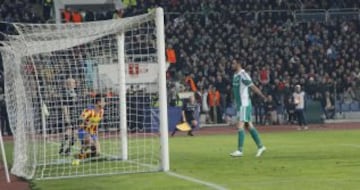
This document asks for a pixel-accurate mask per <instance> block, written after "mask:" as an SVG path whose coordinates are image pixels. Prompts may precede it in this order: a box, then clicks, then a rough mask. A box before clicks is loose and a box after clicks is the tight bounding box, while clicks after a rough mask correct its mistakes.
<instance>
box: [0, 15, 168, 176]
mask: <svg viewBox="0 0 360 190" xmlns="http://www.w3.org/2000/svg"><path fill="white" fill-rule="evenodd" d="M153 15H155V19H154V20H152V21H153V22H154V23H155V25H152V26H153V28H155V29H156V41H155V40H154V41H155V43H156V58H157V59H156V60H157V65H158V68H157V69H158V76H156V80H158V81H156V84H157V85H156V86H157V87H158V89H156V91H157V93H158V94H157V95H158V96H159V97H158V98H159V115H158V117H159V118H158V119H159V134H158V135H157V137H158V139H159V150H158V151H159V152H157V151H156V154H155V155H158V158H159V160H158V161H159V162H157V166H158V167H157V169H156V171H159V170H160V171H164V172H167V171H169V170H170V161H169V145H168V143H169V142H168V111H167V90H166V70H167V65H166V58H165V31H164V11H163V9H162V8H156V9H155V10H154V14H152V15H151V16H153ZM152 18H153V17H152ZM120 20H121V19H120ZM105 23H106V21H105ZM56 26H58V27H61V26H60V25H56ZM109 26H111V27H112V26H113V25H109ZM14 27H15V28H16V27H17V26H16V25H14ZM16 29H17V28H16ZM17 31H18V32H19V34H20V35H19V36H20V37H22V36H23V35H24V34H22V32H21V30H20V29H17ZM120 31H121V32H119V33H114V34H115V35H116V38H115V39H116V44H117V47H118V49H117V57H118V59H117V64H118V66H119V72H120V74H119V84H118V90H119V91H118V92H119V100H118V101H119V105H120V110H119V112H118V111H116V113H119V116H120V125H119V126H120V136H119V137H120V138H121V153H120V154H119V155H120V157H121V158H119V159H120V160H121V161H127V160H129V152H128V147H129V142H128V138H129V136H130V134H128V127H129V126H128V121H127V107H126V105H127V99H126V96H127V94H126V91H127V89H126V85H128V83H127V82H129V80H128V79H127V78H126V74H127V71H126V62H127V61H126V60H125V58H126V49H125V45H126V44H125V32H126V30H120ZM154 33H155V32H154ZM11 38H12V37H11V36H9V39H10V41H11ZM15 38H17V40H18V39H20V38H19V37H15ZM24 41H25V39H24ZM66 42H68V41H66ZM30 43H33V42H30ZM40 43H41V42H40ZM3 44H4V46H7V47H10V48H8V49H6V48H2V47H0V50H1V51H4V52H7V53H8V54H7V55H11V54H14V55H16V52H13V51H12V50H13V49H12V47H11V45H12V44H11V42H5V43H3ZM14 44H15V45H14V46H16V45H18V44H21V43H18V41H15V42H14ZM69 44H70V45H68V44H67V46H65V47H64V48H69V47H72V44H73V43H71V42H70V41H69ZM24 45H25V47H24V49H28V50H23V51H24V52H28V51H29V54H28V55H27V56H29V55H30V56H29V57H30V58H31V59H32V54H33V52H37V50H32V49H31V45H29V46H28V44H27V42H24ZM29 47H30V48H29ZM60 47H63V46H60ZM15 49H16V48H15ZM47 51H49V52H51V51H52V50H47ZM34 54H35V53H34ZM20 55H21V54H20ZM14 57H16V58H17V59H18V56H14ZM7 61H8V62H9V60H7ZM8 62H4V63H5V64H6V63H8ZM14 62H16V63H18V62H21V61H20V60H15V61H14ZM32 62H34V61H32ZM115 63H116V62H115ZM33 64H34V63H33ZM12 72H18V71H12ZM35 72H37V71H35ZM35 75H36V76H37V75H38V74H35ZM19 76H20V72H19V74H18V75H17V77H19ZM140 77H141V75H140ZM6 78H7V77H6V76H5V80H6ZM20 78H21V77H20ZM14 80H15V81H16V82H18V81H17V80H18V79H17V78H15V79H14ZM19 80H23V79H19ZM36 82H38V80H36ZM21 83H22V82H19V84H20V85H21ZM19 88H20V87H19ZM37 88H40V85H37ZM6 90H10V89H6ZM21 90H22V91H20V95H19V97H20V96H26V94H25V88H24V87H21ZM38 90H39V92H40V89H38ZM16 92H17V91H16ZM9 95H10V93H9V94H8V96H9ZM38 96H39V97H40V98H39V102H38V103H39V104H40V107H41V108H38V109H40V114H41V116H40V119H41V128H42V129H43V131H44V132H43V134H42V135H41V136H38V137H40V138H42V139H43V142H47V139H48V138H51V137H49V136H48V135H47V134H46V130H47V128H46V126H47V123H46V122H47V117H48V116H49V111H48V110H47V108H46V105H45V103H44V102H43V99H42V98H41V94H40V93H39V95H38ZM19 97H16V98H17V99H16V100H18V98H19ZM27 102H28V101H27V100H25V103H27ZM6 103H7V104H10V103H11V102H10V98H8V100H7V101H6ZM15 104H16V105H17V106H18V107H17V110H19V115H21V113H22V112H25V111H26V110H24V109H21V108H22V107H21V106H24V105H21V104H20V103H18V102H15ZM25 106H26V105H25ZM29 107H30V106H29ZM16 113H18V112H16ZM19 115H18V114H17V115H16V117H21V116H19ZM29 116H30V117H31V113H29ZM12 119H13V120H14V118H12ZM24 121H25V122H27V119H26V118H25V119H24ZM13 123H15V125H14V126H12V127H13V128H12V130H13V131H14V135H15V137H17V136H18V137H20V138H17V140H18V141H19V139H21V138H23V137H22V136H21V134H23V133H24V134H25V132H26V131H25V130H28V129H25V126H22V124H23V123H20V124H18V125H21V126H16V124H17V122H13ZM24 125H25V124H24ZM30 125H32V124H30ZM31 130H34V129H31ZM19 134H20V136H19ZM24 134H23V136H24ZM31 134H32V133H31ZM0 135H1V133H0ZM159 135H160V137H159ZM38 137H35V138H38ZM29 138H30V137H29ZM33 138H34V137H33ZM40 138H39V139H40ZM0 140H1V141H2V139H0ZM15 146H16V140H15ZM32 146H38V145H36V144H35V145H32ZM31 148H33V147H25V148H24V149H25V150H28V149H31ZM35 148H36V147H35ZM119 148H120V147H119ZM39 149H40V147H39ZM46 151H47V150H46V148H45V146H44V150H43V152H42V153H43V154H44V158H45V157H46V154H47V153H46ZM15 154H19V152H16V151H15ZM34 154H36V153H34ZM15 158H16V156H15ZM34 158H35V156H34ZM44 162H45V163H41V164H45V165H46V164H48V163H46V160H45V161H44ZM130 162H131V160H130ZM32 163H33V166H32V167H36V165H37V160H34V161H32ZM50 164H51V163H50ZM22 167H24V166H22V165H21V166H19V167H18V168H17V169H18V170H17V172H15V173H14V172H13V173H14V174H16V175H18V176H21V177H25V178H28V179H32V178H33V176H34V175H35V169H34V170H32V171H33V173H32V174H28V173H26V172H22V171H21V169H19V168H22ZM140 172H141V171H140ZM121 173H126V172H121ZM94 175H102V174H100V173H96V174H94ZM94 175H92V174H90V175H82V176H94ZM29 176H31V177H29ZM82 176H80V175H79V176H73V175H69V176H64V177H51V176H50V177H45V178H44V179H59V178H67V177H82ZM35 179H36V178H35Z"/></svg>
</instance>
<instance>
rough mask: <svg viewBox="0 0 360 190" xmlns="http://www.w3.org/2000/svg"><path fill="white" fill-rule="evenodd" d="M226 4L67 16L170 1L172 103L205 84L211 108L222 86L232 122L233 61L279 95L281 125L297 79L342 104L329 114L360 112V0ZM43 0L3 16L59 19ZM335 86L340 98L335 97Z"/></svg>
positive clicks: (22, 3) (194, 0) (13, 6)
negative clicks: (215, 95)
mask: <svg viewBox="0 0 360 190" xmlns="http://www.w3.org/2000/svg"><path fill="white" fill-rule="evenodd" d="M46 2H48V1H46ZM224 2H225V1H224V0H206V1H199V0H186V1H179V0H170V1H167V0H151V1H144V0H137V1H123V4H122V5H123V7H126V8H123V9H118V10H103V9H100V10H96V9H93V8H92V9H89V10H86V9H84V8H82V9H81V10H80V9H79V10H76V9H73V8H70V9H67V10H64V12H63V22H65V21H67V22H73V21H74V20H73V19H76V22H78V21H80V20H81V21H85V22H86V21H97V20H106V19H113V18H116V19H118V18H121V17H127V16H132V15H136V14H140V13H144V12H148V11H150V10H151V9H152V8H154V7H156V6H162V7H164V8H165V11H166V18H165V19H166V37H167V39H166V42H167V46H168V48H169V49H168V50H169V52H170V50H171V52H172V53H171V56H172V58H171V60H172V61H171V62H172V64H171V66H170V68H169V70H168V80H169V81H168V89H169V103H170V104H171V105H177V104H178V101H177V94H178V93H179V92H182V91H191V90H194V89H197V90H196V91H197V94H200V95H201V96H199V97H198V98H199V102H201V103H203V104H208V105H206V106H205V107H209V104H210V105H212V104H213V102H209V99H212V98H211V91H215V92H218V93H219V94H220V101H219V104H220V105H219V106H218V108H219V109H216V110H217V111H219V113H217V114H215V115H220V118H216V120H219V121H222V120H224V119H225V121H226V118H228V116H231V115H232V114H233V113H234V110H233V108H232V101H231V96H232V95H231V94H232V93H231V76H232V74H231V73H232V69H231V61H232V60H233V59H238V60H240V61H241V62H242V63H243V64H244V65H246V69H247V70H248V72H249V73H251V76H252V78H253V81H254V83H255V84H257V85H259V86H260V88H261V89H262V90H263V91H264V92H266V94H268V95H271V96H272V97H273V99H274V102H275V105H276V109H275V111H276V112H277V114H276V115H278V118H280V119H279V121H278V122H276V123H283V122H290V123H291V122H292V120H293V118H291V117H289V115H291V110H292V106H291V101H289V100H291V98H290V96H291V94H292V92H293V87H294V85H296V84H301V85H302V86H303V87H304V88H305V91H306V93H307V99H308V100H309V102H314V101H315V102H318V103H319V102H322V103H321V104H319V105H321V109H322V110H325V108H326V107H327V106H334V107H335V112H336V114H334V115H333V116H331V117H330V118H327V119H332V118H334V117H335V118H336V117H340V118H345V117H346V114H343V113H350V114H348V115H354V112H359V111H360V105H359V102H360V61H359V60H360V54H359V51H358V49H359V47H360V32H359V31H360V24H359V23H360V22H359V9H358V8H359V2H357V1H351V0H342V1H314V0H304V1H276V0H265V1H260V0H255V1H252V0H239V1H238V0H229V1H226V3H224ZM39 3H40V2H38V1H36V0H17V1H9V0H0V4H1V5H0V21H4V22H35V23H41V22H53V21H54V18H52V17H51V14H48V10H49V9H50V10H51V8H49V4H42V5H40V7H42V8H44V10H45V8H46V11H39V10H38V11H36V10H37V9H36V7H39ZM41 3H42V2H41ZM314 9H316V10H314ZM18 10H22V11H18ZM23 10H24V11H23ZM66 11H70V12H66ZM44 13H46V14H45V15H44ZM74 14H75V17H73V15H74ZM79 16H80V17H81V18H79ZM0 30H1V32H5V33H9V32H11V27H9V26H8V25H6V24H1V25H0ZM174 56H175V57H174ZM0 60H1V59H0ZM186 81H193V82H186ZM2 83H3V81H2ZM2 86H3V85H2ZM194 86H195V88H194ZM349 89H350V90H349ZM210 90H211V91H210ZM327 92H328V93H329V94H330V96H329V97H331V99H332V100H334V101H330V100H329V101H328V99H327V97H325V94H326V93H327ZM209 97H210V98H209ZM201 99H203V100H201ZM253 103H254V107H255V108H254V114H255V116H257V117H255V118H256V122H257V123H260V124H266V123H268V122H269V121H268V119H267V118H268V117H262V115H264V113H265V111H266V110H265V105H264V103H262V102H261V101H260V100H258V98H257V97H254V98H253ZM328 104H330V105H328ZM202 107H203V108H204V106H202ZM2 110H3V109H2ZM203 111H204V113H205V112H207V111H208V110H203ZM265 115H266V114H265ZM339 115H340V116H339ZM355 115H356V114H355ZM221 116H223V117H221ZM210 118H211V117H210ZM281 118H282V119H281ZM324 118H326V117H325V115H324ZM283 120H284V121H283Z"/></svg>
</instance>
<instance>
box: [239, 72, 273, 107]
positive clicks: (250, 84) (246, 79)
mask: <svg viewBox="0 0 360 190" xmlns="http://www.w3.org/2000/svg"><path fill="white" fill-rule="evenodd" d="M242 83H244V84H245V85H246V86H248V87H250V88H251V90H252V91H254V92H255V93H256V94H257V95H259V96H260V97H261V98H263V99H264V101H267V98H266V96H265V95H264V94H263V93H262V92H261V90H260V89H259V88H258V87H257V86H256V85H255V84H254V83H253V82H252V80H251V78H250V76H249V74H247V73H246V74H245V75H244V79H243V80H242Z"/></svg>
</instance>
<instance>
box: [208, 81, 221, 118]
mask: <svg viewBox="0 0 360 190" xmlns="http://www.w3.org/2000/svg"><path fill="white" fill-rule="evenodd" d="M220 98H221V97H220V92H219V91H218V90H217V89H216V87H215V86H213V85H210V87H209V92H208V104H209V107H210V117H211V120H212V121H213V122H214V123H220V122H221V120H222V119H221V114H220V110H219V109H220V108H219V106H220Z"/></svg>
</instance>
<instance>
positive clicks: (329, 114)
mask: <svg viewBox="0 0 360 190" xmlns="http://www.w3.org/2000/svg"><path fill="white" fill-rule="evenodd" d="M334 103H335V101H334V98H333V96H331V95H330V92H329V91H326V92H325V95H324V96H323V98H322V101H321V105H322V107H323V110H324V114H325V118H326V119H334V116H335V105H334Z"/></svg>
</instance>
